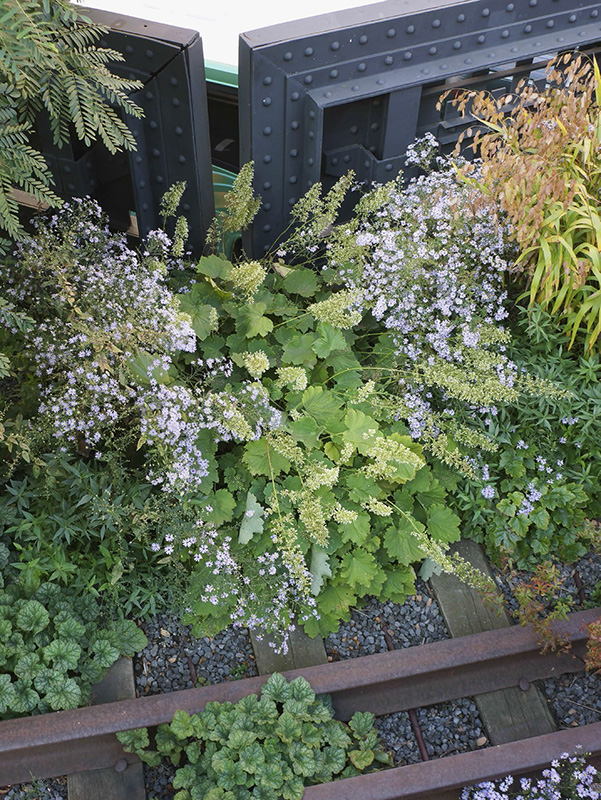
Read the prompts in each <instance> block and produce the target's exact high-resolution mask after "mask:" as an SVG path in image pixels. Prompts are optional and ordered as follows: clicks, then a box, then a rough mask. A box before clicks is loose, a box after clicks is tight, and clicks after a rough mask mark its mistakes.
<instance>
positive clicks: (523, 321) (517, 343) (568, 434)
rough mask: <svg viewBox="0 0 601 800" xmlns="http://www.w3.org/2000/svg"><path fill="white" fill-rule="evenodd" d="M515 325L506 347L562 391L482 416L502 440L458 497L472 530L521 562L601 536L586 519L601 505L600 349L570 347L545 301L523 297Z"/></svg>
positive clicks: (457, 506)
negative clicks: (526, 303) (528, 303)
mask: <svg viewBox="0 0 601 800" xmlns="http://www.w3.org/2000/svg"><path fill="white" fill-rule="evenodd" d="M511 330H512V341H511V343H510V345H509V349H508V353H509V355H510V357H511V358H512V360H513V361H514V362H515V364H516V365H517V367H518V368H519V369H520V370H526V371H527V372H528V373H529V374H530V375H532V376H534V377H536V378H538V379H541V380H545V381H550V382H552V383H553V384H554V385H555V386H556V387H557V389H558V392H557V393H556V395H555V396H553V397H549V396H548V395H545V394H542V395H539V396H522V397H521V398H520V399H519V400H518V401H517V402H516V403H514V404H512V405H510V406H507V405H505V406H501V407H499V408H498V409H496V413H495V414H494V415H493V414H490V415H489V416H488V417H485V418H484V419H483V420H482V421H481V430H482V431H483V432H484V431H486V432H487V433H488V435H490V436H491V438H493V439H494V441H495V442H496V444H497V449H496V450H495V451H493V452H488V453H483V454H482V456H481V459H480V461H481V464H480V469H481V474H483V475H484V476H485V478H486V479H485V480H482V479H480V480H471V479H463V480H462V481H461V483H460V484H459V485H458V486H457V489H456V491H455V492H454V493H453V495H452V496H451V497H450V504H451V506H452V507H453V509H454V510H455V512H456V513H457V514H459V516H460V517H461V519H462V520H463V523H464V524H463V533H464V535H467V536H469V537H470V538H474V539H476V540H477V541H480V542H482V543H483V544H484V545H485V546H486V549H487V551H488V553H489V555H491V556H492V557H493V558H495V559H499V558H510V559H511V560H512V561H513V563H514V564H515V566H516V567H518V568H519V569H532V568H534V567H535V566H536V565H537V564H539V563H541V562H542V561H545V560H546V559H548V558H556V559H559V560H560V561H562V562H564V563H571V562H573V561H576V560H578V558H580V557H581V556H583V555H584V554H585V553H586V552H587V551H588V550H589V549H591V548H594V547H598V546H599V533H598V531H597V530H596V529H595V528H594V527H591V526H589V525H588V524H587V520H589V519H597V518H598V517H599V516H600V514H601V494H600V491H601V447H600V442H599V435H598V420H599V415H600V414H601V389H600V384H599V375H600V372H601V364H600V362H599V355H598V353H596V352H591V353H582V352H581V353H577V352H574V351H569V350H568V346H567V342H566V340H565V336H564V335H563V333H562V331H561V330H560V328H559V327H558V326H557V324H556V322H555V320H554V319H553V317H552V315H551V314H550V313H549V312H548V311H545V310H543V309H542V308H541V307H540V306H535V307H533V308H532V309H530V310H526V309H523V308H520V307H519V306H518V307H517V309H516V314H515V315H514V319H513V320H512V324H511ZM483 492H485V494H486V495H488V496H484V495H483Z"/></svg>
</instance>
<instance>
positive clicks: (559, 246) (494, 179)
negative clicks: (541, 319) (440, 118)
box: [443, 54, 601, 351]
mask: <svg viewBox="0 0 601 800" xmlns="http://www.w3.org/2000/svg"><path fill="white" fill-rule="evenodd" d="M443 100H444V96H443ZM449 102H452V103H453V104H455V105H457V106H458V108H459V110H460V111H463V112H464V113H469V114H470V115H471V116H472V117H474V118H475V120H476V122H477V123H479V124H481V125H482V128H478V129H476V130H475V133H474V129H469V130H468V131H467V132H466V134H465V136H468V137H469V136H471V135H472V134H473V142H472V145H471V146H472V147H473V149H474V151H477V152H478V155H479V157H480V159H481V162H482V163H481V166H480V168H479V170H478V175H477V176H471V177H469V178H468V179H469V180H472V181H475V183H476V184H477V186H478V187H479V188H481V189H482V190H483V192H484V194H485V196H487V197H488V198H489V199H492V202H493V204H495V205H496V206H498V207H499V208H500V209H502V211H503V213H504V214H505V215H506V217H507V220H508V223H509V230H508V233H509V235H510V237H511V238H512V239H513V240H515V242H516V243H517V244H518V246H519V255H518V257H517V259H516V260H515V262H514V263H513V265H512V270H513V271H514V272H517V273H519V274H520V275H521V276H523V277H524V278H525V280H526V283H527V287H528V289H527V294H528V296H529V299H530V304H531V305H533V304H535V303H536V304H538V305H540V306H541V307H542V308H544V309H546V310H548V311H550V312H551V313H552V314H553V315H554V316H555V317H556V318H557V320H558V322H559V323H560V324H561V326H562V328H563V330H564V333H565V335H566V337H567V340H568V341H569V346H570V347H571V346H572V345H573V344H574V342H575V341H576V340H577V339H578V340H581V341H583V342H584V344H585V346H586V348H587V349H588V350H589V351H590V350H592V349H593V347H594V345H595V342H596V341H597V339H598V337H599V335H600V334H601V239H600V237H599V231H600V230H601V217H600V214H599V203H598V197H599V191H600V189H601V169H600V166H601V74H600V72H599V66H598V64H597V62H596V60H595V59H592V60H589V59H587V58H586V57H584V56H581V55H571V54H566V55H562V56H559V57H557V58H556V59H554V60H553V61H552V62H551V63H550V64H549V67H548V69H547V74H546V77H545V82H544V86H542V87H541V86H539V85H537V84H536V83H535V82H534V81H532V80H531V79H529V78H528V79H524V80H521V81H520V82H519V83H518V85H517V86H516V89H515V91H512V92H511V93H510V94H506V95H502V96H500V97H493V96H492V95H490V94H488V93H487V92H477V91H467V90H465V91H459V92H456V91H455V90H453V99H452V100H450V101H449ZM508 109H509V110H508ZM463 138H465V137H462V139H463ZM460 143H461V140H460ZM465 172H466V175H469V169H467V170H466V171H465Z"/></svg>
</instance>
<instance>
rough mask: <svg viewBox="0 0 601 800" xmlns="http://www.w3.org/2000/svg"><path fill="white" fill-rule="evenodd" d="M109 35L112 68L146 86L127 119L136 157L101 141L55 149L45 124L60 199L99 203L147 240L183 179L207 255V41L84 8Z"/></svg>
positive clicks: (187, 209)
mask: <svg viewBox="0 0 601 800" xmlns="http://www.w3.org/2000/svg"><path fill="white" fill-rule="evenodd" d="M81 13H82V14H83V15H84V16H87V17H89V18H90V19H91V20H92V21H93V22H96V23H99V24H101V25H104V26H106V27H107V28H108V29H109V31H108V33H107V34H106V36H104V37H103V39H102V40H101V41H100V43H99V46H102V47H109V48H112V49H114V50H117V51H119V52H121V53H122V54H123V55H124V57H125V61H124V62H122V63H115V64H113V65H111V66H110V68H111V69H112V70H113V71H114V72H115V74H117V75H119V76H121V77H124V78H135V79H137V80H139V81H141V82H142V83H143V84H144V86H143V88H142V89H141V90H139V91H136V92H134V93H132V94H131V99H132V100H134V101H135V102H136V103H137V104H138V105H139V106H141V107H142V109H143V111H144V117H143V118H142V119H134V118H131V117H125V121H126V123H127V125H128V126H129V128H130V129H131V131H132V133H133V135H134V137H135V139H136V142H137V150H136V151H135V152H132V153H118V154H116V155H111V154H110V153H109V152H108V151H107V150H106V148H105V147H104V146H103V145H102V144H101V143H99V142H96V143H94V144H93V145H92V146H91V147H89V148H86V147H84V146H83V145H82V144H81V143H80V142H78V141H76V140H72V141H71V142H70V143H68V144H67V145H66V146H65V147H63V148H61V149H58V148H56V147H55V146H54V145H53V144H52V139H51V135H50V130H49V127H48V125H47V124H46V123H45V122H44V120H43V119H40V121H39V124H38V130H37V137H38V140H39V141H38V147H39V148H40V150H41V151H42V152H43V153H44V155H45V157H46V159H47V161H48V163H49V166H50V168H51V170H52V172H53V175H54V178H55V181H56V187H55V190H56V191H57V193H58V194H59V195H61V196H62V197H65V198H68V197H72V196H82V195H90V196H92V197H95V198H96V199H98V201H99V202H100V203H101V205H102V207H103V209H104V210H105V211H106V213H107V214H108V215H109V218H110V220H111V223H112V224H113V225H114V227H116V228H121V229H123V230H126V229H128V228H129V229H130V231H135V229H137V231H138V232H139V234H140V235H141V236H144V235H145V234H147V233H148V231H150V230H152V229H154V228H158V227H160V225H161V222H162V220H161V216H160V214H159V203H160V199H161V197H162V195H163V193H164V192H165V191H166V190H167V189H168V188H169V187H170V186H171V185H172V184H173V183H175V182H176V181H186V184H187V187H186V191H185V193H184V196H183V200H182V206H181V210H182V212H183V213H184V214H185V215H186V217H187V219H188V222H189V223H190V240H189V246H190V248H191V249H192V251H194V252H195V253H200V252H202V248H203V245H204V239H205V233H206V230H207V228H208V226H209V224H210V222H211V220H212V218H213V214H214V203H213V192H212V171H211V149H210V139H209V125H208V111H207V99H206V85H205V73H204V60H203V52H202V40H201V38H200V36H199V34H198V33H197V32H196V31H190V30H185V29H183V28H176V27H173V26H169V25H161V24H158V23H154V22H149V21H146V20H140V19H135V18H132V17H126V16H123V15H120V14H114V13H111V12H105V11H97V10H94V9H88V8H84V9H81Z"/></svg>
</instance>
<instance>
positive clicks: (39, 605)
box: [0, 545, 146, 719]
mask: <svg viewBox="0 0 601 800" xmlns="http://www.w3.org/2000/svg"><path fill="white" fill-rule="evenodd" d="M0 566H1V568H2V576H0V584H1V586H2V588H0V719H11V718H12V717H16V716H21V715H23V714H31V713H44V712H46V711H60V710H63V709H67V708H76V707H78V706H80V705H85V704H86V703H87V702H88V700H89V694H90V689H91V687H92V684H94V683H97V682H98V681H99V680H100V679H101V678H102V677H103V675H104V674H105V673H106V671H107V670H108V668H109V667H110V666H111V665H112V664H113V663H114V662H115V661H116V660H117V659H118V658H119V656H122V655H126V656H133V655H134V653H136V652H137V651H138V650H140V649H141V648H142V647H144V646H145V643H146V637H145V636H144V634H143V633H142V631H141V630H140V629H139V628H138V627H137V625H136V624H135V623H134V622H133V621H131V620H119V621H116V622H111V623H109V624H107V625H102V624H100V625H99V622H100V620H101V609H100V606H99V604H98V603H97V601H96V600H95V599H94V598H93V597H92V595H90V594H87V595H83V596H82V595H81V594H80V593H74V592H72V591H65V590H64V589H62V590H61V588H60V587H59V586H58V585H57V584H56V583H50V582H48V583H39V582H37V583H36V582H32V581H31V580H22V579H21V576H20V575H19V573H18V571H17V570H15V569H14V568H13V569H11V568H10V566H9V551H8V549H7V548H6V547H5V546H4V545H1V546H0Z"/></svg>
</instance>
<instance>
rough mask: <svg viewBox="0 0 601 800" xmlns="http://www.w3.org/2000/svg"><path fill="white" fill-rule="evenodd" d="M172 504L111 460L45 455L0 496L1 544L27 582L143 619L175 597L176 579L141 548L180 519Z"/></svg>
mask: <svg viewBox="0 0 601 800" xmlns="http://www.w3.org/2000/svg"><path fill="white" fill-rule="evenodd" d="M180 516H181V514H180V513H179V509H178V507H177V506H172V505H169V504H167V503H166V502H165V498H163V497H162V496H160V495H159V496H158V497H157V496H155V495H153V493H152V486H151V485H150V484H148V483H147V482H145V481H143V480H142V479H141V477H140V476H136V475H135V474H132V473H131V472H130V471H129V470H128V469H126V468H124V467H123V465H119V464H118V463H115V462H105V463H103V464H99V463H95V462H93V461H92V462H89V461H86V460H85V459H82V458H81V456H78V455H73V454H70V453H61V452H58V453H50V454H46V455H45V456H43V457H41V458H39V459H37V460H36V468H35V469H30V470H29V471H28V472H27V474H23V473H21V474H19V477H16V476H15V477H13V478H11V479H9V480H8V481H7V482H6V484H5V486H4V491H3V493H2V494H1V495H0V542H4V543H5V545H6V546H10V547H11V549H12V550H13V551H14V557H15V558H16V559H18V560H17V561H16V562H15V563H16V569H18V573H19V576H20V577H19V580H20V582H24V583H25V584H26V585H31V584H32V583H35V582H40V581H42V582H48V581H51V582H52V583H55V584H57V585H59V586H60V587H68V591H69V592H71V593H73V594H81V595H82V596H83V595H86V594H91V595H92V596H95V597H102V599H103V603H104V605H105V607H110V608H111V609H113V610H115V609H118V610H119V611H120V612H121V613H125V614H132V613H134V614H136V615H139V616H145V615H147V614H148V613H154V612H155V611H156V610H157V609H158V608H161V607H164V606H167V605H169V604H170V603H171V604H174V603H175V602H176V600H175V597H174V590H175V588H176V586H175V583H176V576H174V575H171V576H170V580H169V579H168V574H167V570H166V569H165V565H164V564H161V563H160V560H159V558H158V557H157V554H156V553H153V552H152V550H150V548H149V547H148V545H147V539H148V535H149V533H148V532H149V530H153V529H155V528H157V527H160V529H161V530H162V531H164V533H168V532H169V530H171V529H172V528H173V527H176V528H177V526H178V525H179V524H181V522H180V519H179V517H180Z"/></svg>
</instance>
